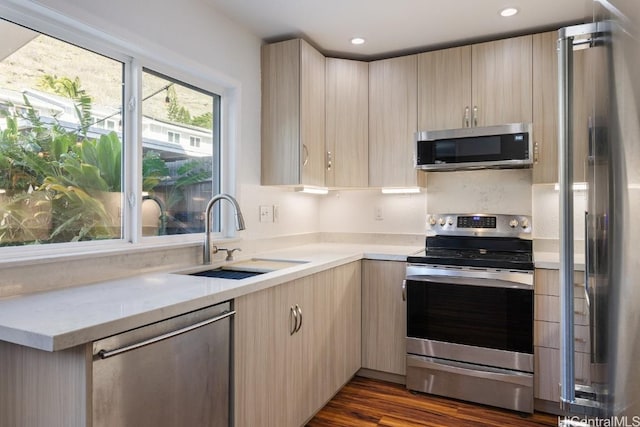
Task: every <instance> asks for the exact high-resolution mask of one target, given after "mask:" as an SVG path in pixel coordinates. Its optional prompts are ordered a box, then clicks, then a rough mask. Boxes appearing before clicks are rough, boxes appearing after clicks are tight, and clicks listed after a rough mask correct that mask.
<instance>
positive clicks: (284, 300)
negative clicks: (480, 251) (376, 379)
mask: <svg viewBox="0 0 640 427" xmlns="http://www.w3.org/2000/svg"><path fill="white" fill-rule="evenodd" d="M360 275H361V273H360V262H354V263H351V264H346V265H343V266H340V267H336V268H333V269H330V270H327V271H323V272H320V273H317V274H314V275H311V276H307V277H304V278H301V279H297V280H294V281H292V282H288V283H285V284H282V285H279V286H276V287H273V288H269V289H266V290H263V291H259V292H255V293H252V294H249V295H245V296H243V297H240V298H237V299H236V301H235V309H236V317H235V356H234V359H235V426H236V427H250V426H258V425H259V426H264V427H269V426H273V427H287V426H291V427H295V426H300V425H303V424H304V423H305V422H306V421H307V420H308V419H310V418H311V417H312V416H313V415H314V414H315V413H316V412H317V411H318V410H320V409H321V408H322V407H323V406H324V405H325V403H326V402H327V401H328V400H330V399H331V397H333V395H334V394H335V393H336V392H337V391H338V390H339V389H340V388H341V387H342V386H343V385H344V384H345V383H346V382H347V381H349V379H351V377H352V376H353V375H354V374H355V373H356V371H357V370H358V369H359V367H360V328H361V320H360V319H361V311H360V310H361V309H360V307H361V301H360V298H361V296H360V285H361V277H360Z"/></svg>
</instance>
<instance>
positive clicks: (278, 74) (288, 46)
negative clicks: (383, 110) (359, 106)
mask: <svg viewBox="0 0 640 427" xmlns="http://www.w3.org/2000/svg"><path fill="white" fill-rule="evenodd" d="M261 66H262V146H261V148H262V149H261V152H262V172H261V174H262V175H261V182H262V184H263V185H297V184H309V185H324V152H325V149H324V132H325V112H324V110H325V101H324V89H325V77H324V74H325V65H324V56H322V54H321V53H319V52H318V51H316V50H315V49H314V48H313V47H311V46H310V45H309V44H308V43H307V42H305V41H304V40H301V39H295V40H288V41H284V42H280V43H274V44H269V45H265V46H263V47H262V63H261Z"/></svg>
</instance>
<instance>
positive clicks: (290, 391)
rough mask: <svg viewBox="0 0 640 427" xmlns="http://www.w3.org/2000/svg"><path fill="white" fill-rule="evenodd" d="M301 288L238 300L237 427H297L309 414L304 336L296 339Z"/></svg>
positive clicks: (288, 287) (291, 286) (280, 288)
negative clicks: (301, 392) (303, 400)
mask: <svg viewBox="0 0 640 427" xmlns="http://www.w3.org/2000/svg"><path fill="white" fill-rule="evenodd" d="M297 282H298V281H295V282H290V283H286V284H283V285H280V286H278V287H275V288H271V289H267V290H264V291H260V292H255V293H252V294H249V295H246V296H243V297H240V298H237V299H236V300H235V310H236V316H235V323H234V328H235V351H234V354H235V424H236V426H238V427H250V426H256V425H261V426H267V427H270V426H272V427H280V426H296V425H300V423H301V422H302V421H300V422H298V420H299V419H300V418H301V417H302V415H301V414H302V411H303V409H302V408H300V406H299V405H298V399H299V396H298V395H297V393H296V392H295V389H296V387H297V386H296V381H299V379H300V378H301V377H302V362H301V358H300V352H301V350H302V341H301V336H300V335H297V334H294V335H291V334H290V328H291V324H290V322H291V320H292V319H291V316H290V307H293V306H295V304H296V303H297V302H296V301H298V300H299V299H298V297H299V296H298V295H297V294H296V286H297V285H299V283H297Z"/></svg>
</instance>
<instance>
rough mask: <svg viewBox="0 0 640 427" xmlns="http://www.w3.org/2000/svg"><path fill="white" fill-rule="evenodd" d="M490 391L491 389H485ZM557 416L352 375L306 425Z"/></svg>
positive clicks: (463, 423) (533, 422) (464, 424)
mask: <svg viewBox="0 0 640 427" xmlns="http://www.w3.org/2000/svg"><path fill="white" fill-rule="evenodd" d="M487 393H491V390H487ZM557 425H558V417H556V416H555V415H548V414H542V413H538V412H537V413H535V414H533V415H523V414H520V413H517V412H513V411H508V410H503V409H498V408H492V407H489V406H483V405H476V404H472V403H466V402H461V401H458V400H454V399H446V398H441V397H437V396H432V395H426V394H422V393H418V394H414V393H411V392H410V391H408V390H407V389H406V388H405V387H404V386H402V385H398V384H393V383H388V382H383V381H377V380H371V379H368V378H362V377H355V378H354V379H353V380H351V381H350V382H349V383H348V384H347V385H346V386H345V387H344V388H343V389H342V390H340V392H339V393H338V394H337V395H336V396H335V397H334V398H333V399H332V400H331V401H330V402H329V403H327V405H326V406H325V407H324V408H323V409H322V410H321V411H320V412H319V413H318V414H317V415H316V416H315V417H314V418H313V419H312V420H311V421H310V422H309V423H308V424H307V426H308V427H338V426H339V427H350V426H354V427H355V426H358V427H377V426H381V427H382V426H384V427H399V426H409V427H418V426H420V427H424V426H429V427H431V426H434V427H435V426H437V427H470V426H496V427H506V426H518V427H531V426H557Z"/></svg>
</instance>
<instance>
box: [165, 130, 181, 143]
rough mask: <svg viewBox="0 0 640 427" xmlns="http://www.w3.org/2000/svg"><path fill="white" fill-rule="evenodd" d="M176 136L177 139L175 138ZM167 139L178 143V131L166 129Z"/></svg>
mask: <svg viewBox="0 0 640 427" xmlns="http://www.w3.org/2000/svg"><path fill="white" fill-rule="evenodd" d="M176 137H177V140H176ZM167 141H169V142H173V143H175V144H180V133H179V132H174V131H172V130H168V131H167Z"/></svg>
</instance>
